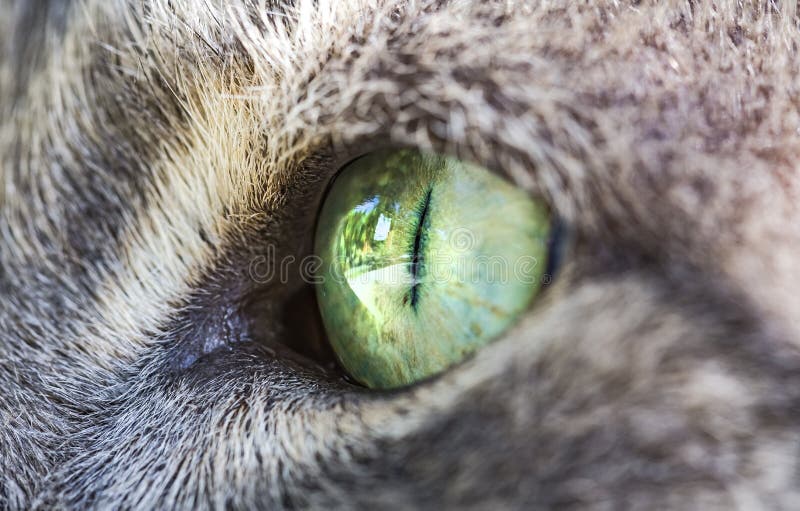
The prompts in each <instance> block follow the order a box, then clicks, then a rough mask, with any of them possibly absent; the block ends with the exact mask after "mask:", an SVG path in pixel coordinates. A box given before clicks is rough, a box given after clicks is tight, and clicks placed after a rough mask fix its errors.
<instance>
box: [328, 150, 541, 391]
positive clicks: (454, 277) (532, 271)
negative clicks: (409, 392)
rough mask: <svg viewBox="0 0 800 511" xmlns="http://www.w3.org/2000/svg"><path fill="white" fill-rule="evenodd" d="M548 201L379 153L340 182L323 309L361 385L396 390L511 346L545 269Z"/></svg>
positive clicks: (468, 174)
mask: <svg viewBox="0 0 800 511" xmlns="http://www.w3.org/2000/svg"><path fill="white" fill-rule="evenodd" d="M550 224H551V222H550V217H549V212H548V210H547V208H546V206H545V205H544V204H542V203H541V202H540V201H536V200H533V199H531V198H530V197H529V196H528V195H527V194H526V193H525V192H523V191H522V190H519V189H517V188H515V187H514V186H512V185H511V184H509V183H507V182H506V181H504V180H503V179H501V178H499V177H497V176H495V175H493V174H492V173H490V172H489V171H488V170H486V169H484V168H481V167H479V166H476V165H472V164H468V163H464V162H461V161H459V160H456V159H453V158H449V157H444V156H438V155H431V154H424V153H420V152H417V151H409V150H401V151H379V152H375V153H371V154H369V155H367V156H365V157H362V158H360V159H358V160H356V161H355V162H353V163H351V164H350V165H348V166H347V167H346V168H345V169H343V170H342V172H341V173H340V175H339V176H338V177H337V179H336V181H335V182H334V184H333V187H332V188H331V190H330V192H329V194H328V197H327V198H326V200H325V204H324V205H323V208H322V211H321V214H320V219H319V222H318V228H317V233H316V239H315V250H316V252H317V254H318V255H319V256H320V257H321V258H322V260H323V261H324V263H323V266H322V270H321V277H322V279H321V280H322V284H320V285H319V286H318V289H317V294H318V302H319V306H320V311H321V315H322V318H323V322H324V324H325V327H326V329H327V331H328V336H329V338H330V341H331V345H332V347H333V349H334V351H335V352H336V355H337V356H338V358H339V360H340V362H341V363H342V365H343V367H344V368H345V369H346V370H347V371H348V372H349V373H350V374H351V376H353V378H355V379H357V380H358V381H360V382H362V383H364V384H365V385H367V386H369V387H374V388H394V387H398V386H403V385H408V384H411V383H414V382H416V381H419V380H421V379H424V378H427V377H430V376H432V375H434V374H436V373H438V372H441V371H442V370H444V369H446V368H447V367H449V366H451V365H453V364H455V363H458V362H459V361H461V360H462V359H463V358H464V357H465V356H467V355H469V354H470V353H472V352H473V351H475V350H476V349H477V348H479V347H480V346H482V345H484V344H486V343H487V342H489V341H491V340H492V339H493V338H495V337H497V336H498V335H500V334H502V332H503V331H504V330H505V329H506V328H508V326H509V325H510V324H512V323H513V321H514V320H515V319H516V317H517V316H518V315H519V314H520V313H521V312H523V311H524V310H525V309H526V308H527V307H528V306H529V304H530V302H531V301H532V300H533V298H534V297H535V295H536V293H537V291H538V289H539V286H540V280H541V276H542V274H543V273H544V271H545V268H546V266H547V251H548V248H547V240H548V236H549V234H550Z"/></svg>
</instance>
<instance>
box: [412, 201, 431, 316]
mask: <svg viewBox="0 0 800 511" xmlns="http://www.w3.org/2000/svg"><path fill="white" fill-rule="evenodd" d="M432 192H433V188H428V192H427V193H426V194H425V199H424V201H423V203H422V211H421V212H420V215H419V223H417V231H416V233H415V234H414V248H413V250H412V252H411V277H412V280H413V283H412V284H411V300H410V301H411V308H412V309H415V310H416V308H417V302H419V286H420V283H419V275H420V274H421V273H422V264H423V262H424V261H423V257H422V250H423V246H422V244H423V243H422V242H423V234H424V231H425V221H426V220H427V218H428V210H429V209H430V205H431V193H432Z"/></svg>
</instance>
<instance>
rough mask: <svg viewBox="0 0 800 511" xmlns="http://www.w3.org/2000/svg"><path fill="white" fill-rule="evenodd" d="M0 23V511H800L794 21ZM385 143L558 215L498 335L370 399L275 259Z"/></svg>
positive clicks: (503, 13)
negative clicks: (362, 160) (533, 285)
mask: <svg viewBox="0 0 800 511" xmlns="http://www.w3.org/2000/svg"><path fill="white" fill-rule="evenodd" d="M0 12H2V13H3V15H2V16H0V33H2V37H0V41H2V42H0V44H1V45H2V46H0V50H2V55H3V57H2V60H0V65H2V67H0V91H1V92H2V93H1V94H0V119H2V122H0V169H1V171H2V175H0V177H1V178H2V179H1V180H0V239H1V240H2V241H1V243H0V293H1V295H0V296H2V300H0V384H2V385H0V423H2V425H3V427H2V429H0V460H1V461H0V508H3V509H5V508H8V509H29V508H37V507H38V508H42V509H49V508H67V509H73V508H74V509H86V508H99V509H106V508H115V509H116V508H138V509H153V508H161V509H182V508H185V509H210V508H220V509H223V508H224V509H228V508H231V509H251V508H265V509H279V508H292V507H301V508H305V507H313V508H329V507H332V508H375V507H392V508H394V507H397V508H406V507H408V508H417V507H422V508H435V509H439V508H441V507H448V508H476V509H486V508H531V507H534V508H539V507H541V508H548V509H549V508H553V507H558V508H564V509H578V508H593V509H594V508H597V509H620V508H623V509H628V508H630V509H653V508H676V509H687V508H701V509H731V508H747V509H750V508H759V507H763V508H771V509H792V508H795V507H796V506H797V504H798V500H800V491H798V486H799V485H798V482H797V473H798V468H799V467H798V466H797V465H798V461H797V460H798V445H799V444H798V441H800V432H798V431H797V429H798V428H797V424H798V419H800V345H799V344H798V343H800V324H799V323H798V321H797V319H796V318H797V317H800V301H799V300H798V299H797V298H796V288H797V285H798V284H800V264H798V263H796V258H795V254H797V253H800V252H799V251H800V222H798V221H797V220H798V219H799V218H800V217H799V216H798V211H797V207H798V206H797V204H798V200H797V199H798V184H799V183H798V178H797V173H796V172H795V169H794V167H795V161H796V156H797V155H798V153H800V143H799V142H798V133H797V129H798V128H797V126H798V107H797V105H798V96H797V90H796V89H797V87H796V86H795V81H796V75H797V72H798V58H797V43H798V39H799V36H798V32H797V26H796V18H795V12H794V11H793V9H792V8H791V7H789V6H786V7H784V8H782V9H779V8H778V7H775V6H774V5H773V4H771V3H766V4H753V5H749V4H748V5H747V6H742V5H733V4H730V5H729V4H728V3H721V4H718V5H712V4H710V3H700V4H698V3H691V4H684V3H679V2H667V3H657V4H650V3H641V2H634V3H630V4H628V3H625V4H619V3H615V2H608V3H606V2H600V3H597V4H592V5H579V4H577V3H575V2H562V3H558V2H556V3H551V2H544V3H539V2H521V3H516V2H501V1H497V2H494V1H492V2H478V1H475V2H469V1H462V2H456V1H453V2H444V1H415V2H409V1H394V0H386V1H352V2H335V1H317V2H312V1H310V0H309V1H304V0H299V1H298V2H296V4H294V5H289V4H288V3H286V4H284V3H283V2H249V1H248V2H242V1H235V2H214V1H209V2H199V1H190V0H178V1H171V2H167V1H162V0H148V1H142V2H131V1H122V0H120V1H113V2H104V1H100V0H97V1H95V0H86V1H80V2H78V1H77V0H76V1H72V2H68V1H63V2H45V1H36V2H16V3H15V2H10V3H9V0H5V1H2V2H0ZM385 148H405V149H410V150H420V151H427V152H434V153H438V154H442V155H447V156H450V157H454V158H458V159H460V160H461V161H465V162H470V163H471V164H475V165H480V166H482V167H485V168H487V169H489V170H491V171H492V172H494V173H495V174H496V175H497V176H500V177H502V178H503V179H505V180H506V181H507V182H508V183H511V184H513V185H514V187H516V188H517V189H519V190H523V191H524V192H525V193H526V194H528V195H529V196H530V197H536V198H537V199H539V200H542V201H544V202H546V204H547V205H548V208H549V209H550V210H551V211H552V212H553V214H554V215H555V216H557V217H558V218H559V221H560V222H561V223H562V224H563V225H564V226H565V231H566V232H567V233H568V235H567V236H566V238H567V240H566V241H565V242H564V248H563V257H562V264H561V268H560V270H559V272H558V274H557V276H556V279H555V280H554V281H553V282H552V283H551V284H550V285H549V287H548V288H547V290H546V292H544V293H542V294H541V296H540V297H539V298H538V299H537V300H536V301H535V303H534V304H533V305H532V306H531V307H530V308H529V309H527V310H526V312H524V313H523V314H522V315H521V316H520V317H519V318H518V320H517V321H515V322H514V324H513V325H512V326H511V327H510V328H508V329H507V330H505V332H504V333H503V334H502V335H500V336H499V338H497V339H496V340H495V341H494V342H492V343H490V344H489V345H487V346H484V347H483V348H482V349H480V350H478V351H477V352H475V353H473V354H472V355H471V356H469V357H467V358H466V359H465V360H464V361H463V362H461V363H459V364H457V365H455V366H454V367H451V368H449V369H447V370H445V371H444V372H442V373H441V374H439V375H438V376H436V377H434V378H432V379H426V380H424V381H420V382H417V383H414V384H412V385H408V386H403V387H402V388H399V389H395V390H391V391H378V390H373V389H367V388H365V387H363V386H361V385H358V384H356V383H354V382H353V381H352V380H350V379H348V378H346V377H345V376H344V375H343V373H342V370H341V369H340V368H339V366H338V365H337V364H336V363H335V356H333V355H332V353H331V347H330V346H329V344H328V343H327V340H326V336H325V334H324V329H323V326H322V325H321V323H320V321H319V312H318V303H317V302H316V300H315V296H314V292H315V291H314V285H313V284H309V279H307V278H303V271H301V268H300V266H299V265H300V262H301V261H302V260H303V258H304V257H306V256H308V255H310V254H313V252H314V250H315V248H314V246H313V240H314V233H315V227H316V224H317V222H318V216H319V213H320V208H321V205H322V203H323V201H324V199H325V196H326V191H327V190H328V189H329V187H330V184H331V182H332V180H333V179H334V177H335V176H336V175H337V172H338V171H339V170H340V169H341V168H342V167H343V166H344V165H345V164H346V163H347V162H349V161H351V160H353V159H354V158H356V157H358V156H360V155H363V154H369V153H373V152H375V151H380V150H383V149H385ZM265 263H270V264H273V265H274V266H273V267H272V268H273V269H274V267H278V268H279V269H278V271H277V272H272V273H269V276H270V278H264V277H265V273H264V271H263V270H264V267H263V266H262V265H263V264H265ZM449 333H451V332H444V331H437V330H436V329H431V331H429V332H427V334H428V335H429V336H430V339H431V342H436V340H437V339H438V338H441V337H443V336H445V335H448V334H449Z"/></svg>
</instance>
